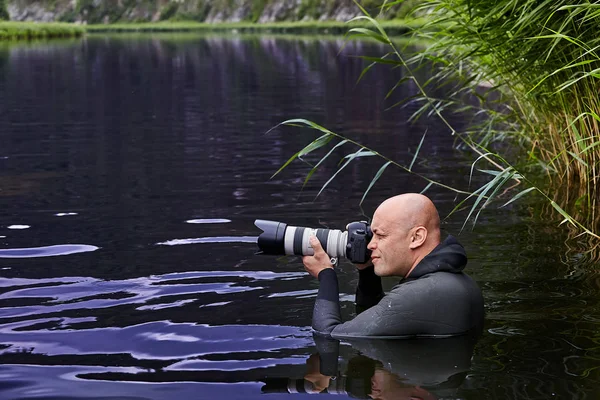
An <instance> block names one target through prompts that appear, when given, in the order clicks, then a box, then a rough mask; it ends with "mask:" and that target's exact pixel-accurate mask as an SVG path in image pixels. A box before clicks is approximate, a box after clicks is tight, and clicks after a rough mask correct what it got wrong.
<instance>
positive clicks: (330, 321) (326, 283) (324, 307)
mask: <svg viewBox="0 0 600 400" xmlns="http://www.w3.org/2000/svg"><path fill="white" fill-rule="evenodd" d="M318 278H319V292H318V294H317V300H315V307H314V309H313V319H312V327H313V329H314V330H315V331H316V332H318V333H322V334H326V335H328V334H329V333H331V331H332V330H333V328H334V327H335V326H337V325H339V324H341V323H342V317H341V313H340V290H339V286H338V279H337V274H336V273H335V270H334V269H333V268H326V269H324V270H322V271H321V272H319V276H318Z"/></svg>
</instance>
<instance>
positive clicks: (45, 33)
mask: <svg viewBox="0 0 600 400" xmlns="http://www.w3.org/2000/svg"><path fill="white" fill-rule="evenodd" d="M84 33H85V31H84V29H83V27H81V26H79V25H74V24H67V23H58V22H57V23H33V22H10V21H6V22H0V40H18V39H26V40H30V39H44V38H66V37H76V36H81V35H83V34H84Z"/></svg>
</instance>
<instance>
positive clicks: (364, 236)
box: [346, 221, 373, 264]
mask: <svg viewBox="0 0 600 400" xmlns="http://www.w3.org/2000/svg"><path fill="white" fill-rule="evenodd" d="M347 228H348V243H347V244H346V258H347V259H348V260H350V261H351V262H353V263H354V264H364V263H366V262H367V261H368V260H369V259H370V258H371V250H369V249H368V248H367V246H368V244H369V242H370V241H371V238H372V237H373V232H372V231H371V225H369V224H368V223H367V222H366V221H359V222H351V223H349V224H348V226H347Z"/></svg>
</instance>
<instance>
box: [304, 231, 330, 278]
mask: <svg viewBox="0 0 600 400" xmlns="http://www.w3.org/2000/svg"><path fill="white" fill-rule="evenodd" d="M310 245H311V247H312V248H313V250H314V252H315V254H314V255H312V256H304V257H302V262H303V263H304V268H305V269H306V271H307V272H308V273H309V274H311V275H312V276H314V277H315V278H317V277H318V276H319V272H321V271H323V270H324V269H325V268H333V265H331V259H330V258H329V255H327V253H325V250H323V246H321V242H319V239H317V238H316V237H315V236H311V237H310Z"/></svg>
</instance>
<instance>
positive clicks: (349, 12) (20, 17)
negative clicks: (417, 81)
mask: <svg viewBox="0 0 600 400" xmlns="http://www.w3.org/2000/svg"><path fill="white" fill-rule="evenodd" d="M3 3H4V6H5V8H6V11H8V15H9V17H10V19H11V20H14V21H44V22H50V21H63V22H79V23H90V24H97V23H114V22H150V21H161V20H195V21H199V22H240V21H250V22H276V21H302V20H337V21H347V20H349V19H350V18H352V17H354V16H356V15H360V10H359V8H358V7H357V6H356V4H354V2H353V1H352V0H178V1H160V0H159V1H153V0H43V1H33V0H0V7H2V5H3ZM378 3H379V1H378V0H367V1H363V2H362V4H363V6H365V7H366V8H367V9H369V10H370V11H375V10H376V6H377V4H378ZM393 16H394V15H390V17H393Z"/></svg>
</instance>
